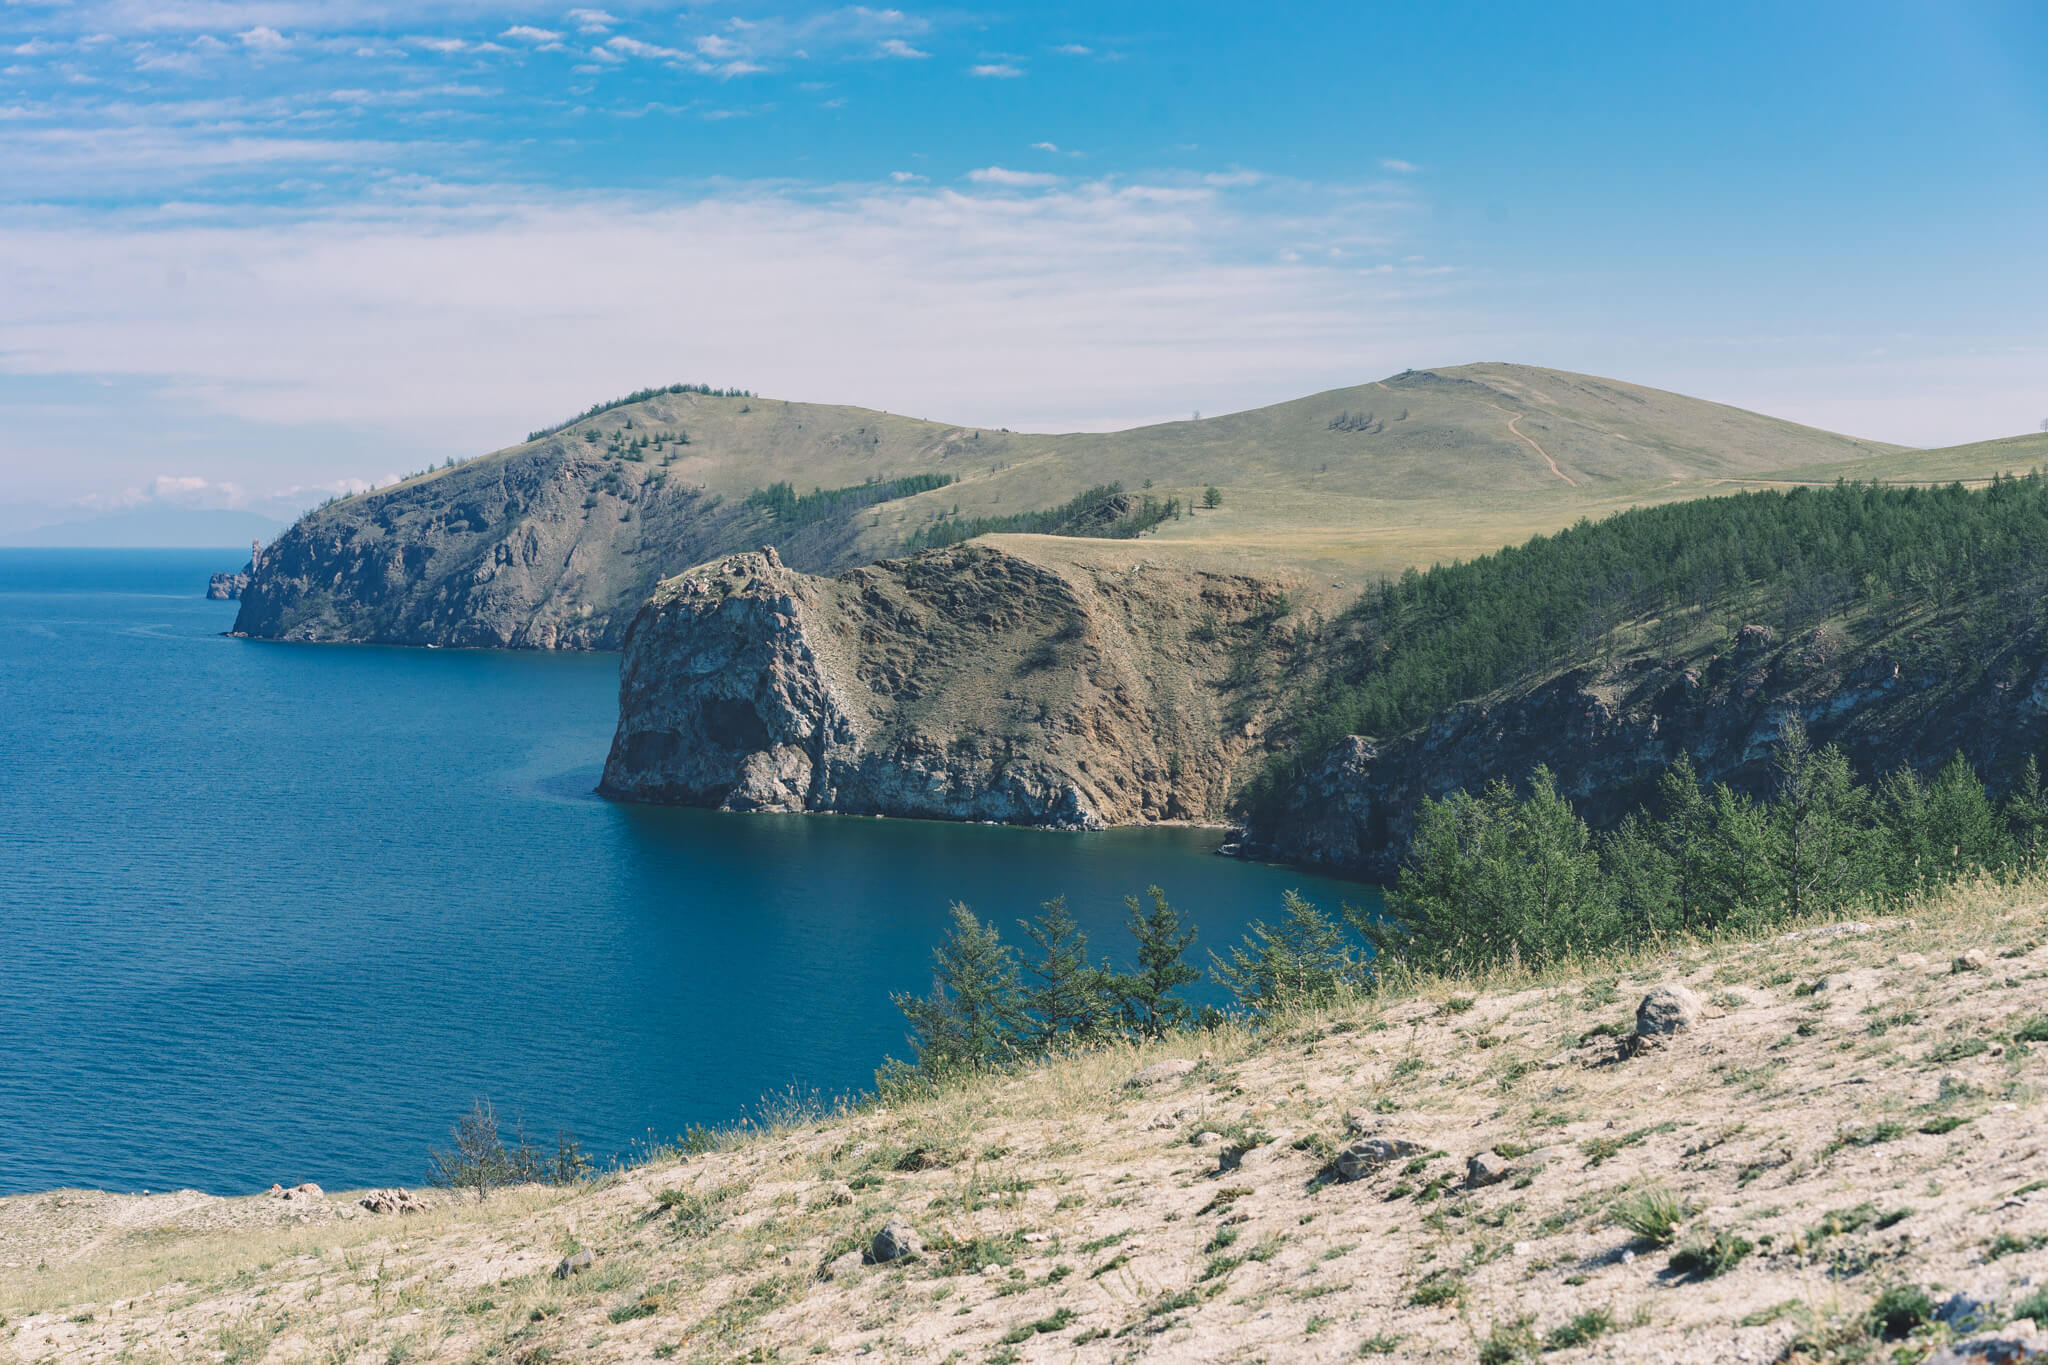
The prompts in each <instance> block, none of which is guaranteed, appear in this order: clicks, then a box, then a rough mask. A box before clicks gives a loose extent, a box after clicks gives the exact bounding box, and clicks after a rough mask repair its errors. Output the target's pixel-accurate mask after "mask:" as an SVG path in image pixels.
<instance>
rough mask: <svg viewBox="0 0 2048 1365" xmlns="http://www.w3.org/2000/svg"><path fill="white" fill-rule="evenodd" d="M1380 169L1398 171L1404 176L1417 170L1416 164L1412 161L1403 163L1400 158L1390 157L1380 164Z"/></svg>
mask: <svg viewBox="0 0 2048 1365" xmlns="http://www.w3.org/2000/svg"><path fill="white" fill-rule="evenodd" d="M1380 169H1381V170H1387V171H1396V172H1399V173H1400V174H1402V175H1407V174H1408V173H1409V172H1411V171H1413V170H1415V169H1416V166H1415V163H1414V162H1412V161H1403V160H1401V159H1400V158H1399V157H1394V156H1390V157H1388V158H1386V159H1385V160H1383V161H1381V162H1380Z"/></svg>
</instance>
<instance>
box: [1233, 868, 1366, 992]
mask: <svg viewBox="0 0 2048 1365" xmlns="http://www.w3.org/2000/svg"><path fill="white" fill-rule="evenodd" d="M1281 909H1282V911H1283V914H1282V917H1281V920H1280V923H1279V925H1278V926H1277V927H1276V926H1269V925H1268V924H1266V923H1265V921H1263V920H1254V921H1253V922H1252V927H1251V929H1250V930H1249V931H1248V932H1247V933H1246V934H1245V936H1244V940H1243V942H1242V943H1241V944H1239V945H1237V946H1235V947H1233V948H1231V950H1230V960H1229V961H1227V962H1226V961H1224V960H1223V959H1222V958H1220V957H1218V956H1217V955H1216V954H1215V953H1213V952H1212V953H1210V954H1209V962H1210V968H1209V970H1210V974H1211V975H1213V976H1214V977H1215V978H1216V979H1217V980H1218V981H1219V982H1221V983H1222V984H1223V986H1224V988H1225V989H1227V990H1228V991H1229V992H1230V993H1231V994H1232V995H1234V996H1236V997H1237V1003H1238V1004H1240V1005H1243V1006H1244V1007H1245V1008H1247V1009H1254V1010H1270V1009H1274V1008H1276V1007H1278V1006H1281V1005H1288V1004H1296V1003H1300V1002H1303V1001H1312V1000H1319V999H1323V998H1325V997H1327V996H1329V995H1331V994H1333V993H1334V992H1335V991H1337V990H1338V989H1339V988H1340V987H1342V986H1343V985H1344V984H1346V983H1347V982H1352V981H1355V980H1357V979H1358V961H1357V958H1356V956H1355V955H1354V953H1353V951H1352V945H1351V943H1350V942H1349V940H1347V939H1346V938H1345V936H1344V931H1343V929H1342V928H1340V927H1339V926H1338V924H1337V922H1336V921H1335V920H1333V919H1331V918H1330V917H1329V916H1328V915H1326V914H1324V913H1323V911H1322V910H1321V909H1319V908H1318V907H1317V906H1315V905H1313V904H1311V903H1310V902H1309V901H1307V900H1304V899H1303V898H1302V896H1301V894H1300V893H1299V892H1296V891H1288V892H1285V893H1283V894H1282V896H1281Z"/></svg>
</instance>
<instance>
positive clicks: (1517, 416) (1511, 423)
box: [1486, 403, 1579, 488]
mask: <svg viewBox="0 0 2048 1365" xmlns="http://www.w3.org/2000/svg"><path fill="white" fill-rule="evenodd" d="M1486 406H1488V407H1489V408H1492V409H1493V410H1494V411H1495V412H1506V413H1507V414H1508V430H1509V432H1511V433H1513V434H1514V435H1516V436H1519V437H1521V439H1523V440H1524V441H1527V442H1528V443H1529V449H1531V450H1533V451H1535V452H1536V453H1537V454H1538V455H1541V456H1542V457H1543V463H1545V464H1547V465H1549V466H1550V472H1551V473H1553V474H1555V475H1557V477H1559V478H1560V479H1563V480H1564V481H1565V482H1566V483H1568V484H1570V485H1571V486H1572V487H1574V488H1577V487H1578V486H1579V481H1578V480H1577V479H1575V478H1573V477H1572V476H1571V475H1569V474H1567V473H1565V472H1564V471H1563V470H1562V469H1559V468H1558V467H1557V461H1556V460H1553V459H1551V458H1550V452H1549V451H1547V450H1545V449H1544V448H1543V447H1542V446H1540V445H1537V444H1536V438H1535V437H1533V436H1531V435H1529V434H1528V433H1527V432H1524V431H1523V430H1522V429H1521V428H1520V427H1517V426H1516V425H1515V423H1517V422H1519V421H1521V420H1522V419H1523V418H1524V417H1526V416H1528V414H1527V413H1519V412H1509V411H1508V409H1506V408H1504V407H1502V406H1501V405H1500V404H1498V403H1488V404H1487V405H1486Z"/></svg>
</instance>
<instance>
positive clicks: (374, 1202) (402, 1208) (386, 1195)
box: [356, 1190, 427, 1213]
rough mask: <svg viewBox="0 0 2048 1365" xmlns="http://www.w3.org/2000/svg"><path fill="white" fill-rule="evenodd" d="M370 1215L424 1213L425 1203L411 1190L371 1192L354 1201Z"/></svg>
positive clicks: (425, 1209)
mask: <svg viewBox="0 0 2048 1365" xmlns="http://www.w3.org/2000/svg"><path fill="white" fill-rule="evenodd" d="M356 1202H357V1203H358V1204H361V1205H362V1206H363V1207H364V1208H366V1209H368V1210H369V1211H370V1212H371V1213H425V1212H426V1211H427V1201H426V1200H424V1199H422V1198H420V1197H419V1196H418V1195H416V1194H414V1193H413V1192H412V1191H411V1190H371V1191H370V1192H369V1193H368V1194H366V1195H364V1196H363V1197H362V1198H361V1199H358V1200H357V1201H356Z"/></svg>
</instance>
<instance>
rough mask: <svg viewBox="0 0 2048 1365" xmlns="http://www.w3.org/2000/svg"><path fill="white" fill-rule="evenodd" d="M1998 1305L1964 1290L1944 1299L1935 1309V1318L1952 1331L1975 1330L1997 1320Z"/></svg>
mask: <svg viewBox="0 0 2048 1365" xmlns="http://www.w3.org/2000/svg"><path fill="white" fill-rule="evenodd" d="M1996 1308H1997V1305H1996V1304H1994V1303H1992V1302H1990V1301H1988V1300H1985V1299H1980V1298H1978V1297H1977V1296H1976V1295H1974V1294H1968V1293H1965V1292H1963V1291H1962V1290H1957V1291H1956V1292H1955V1293H1953V1294H1951V1295H1949V1296H1948V1297H1947V1298H1945V1299H1943V1300H1942V1301H1941V1303H1940V1305H1939V1306H1937V1307H1936V1308H1935V1310H1934V1320H1935V1321H1936V1322H1938V1323H1940V1324H1941V1325H1942V1326H1944V1327H1946V1328H1948V1329H1949V1330H1950V1331H1952V1332H1974V1331H1976V1330H1977V1329H1978V1328H1980V1327H1983V1326H1985V1325H1986V1324H1988V1323H1992V1322H1996V1321H1997V1320H1998V1319H1997V1317H1996V1314H1995V1311H1994V1310H1995V1309H1996Z"/></svg>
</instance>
